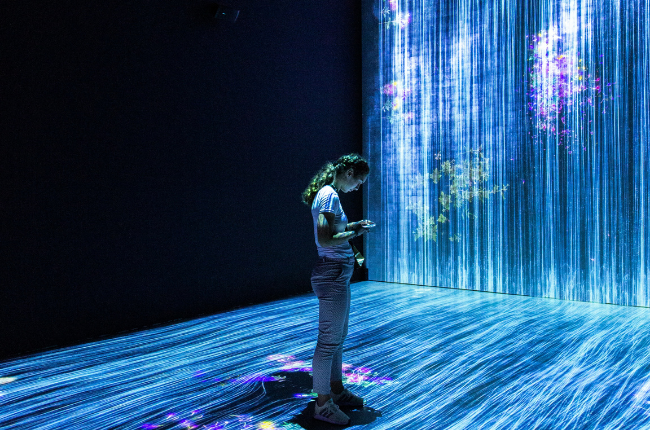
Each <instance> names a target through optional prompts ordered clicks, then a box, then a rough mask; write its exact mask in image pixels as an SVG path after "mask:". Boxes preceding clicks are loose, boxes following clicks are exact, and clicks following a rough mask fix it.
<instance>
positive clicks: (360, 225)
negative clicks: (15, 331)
mask: <svg viewBox="0 0 650 430" xmlns="http://www.w3.org/2000/svg"><path fill="white" fill-rule="evenodd" d="M351 224H352V225H351V227H352V228H351V229H350V230H352V231H354V232H355V233H356V235H357V236H361V235H362V234H366V233H368V232H369V231H370V227H374V226H375V223H374V222H372V221H370V220H367V219H364V220H361V221H357V222H353V223H351Z"/></svg>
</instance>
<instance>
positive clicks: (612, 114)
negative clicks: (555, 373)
mask: <svg viewBox="0 0 650 430" xmlns="http://www.w3.org/2000/svg"><path fill="white" fill-rule="evenodd" d="M649 14H650V0H598V1H595V0H593V1H592V0H502V1H493V0H412V1H405V0H382V1H381V2H379V3H377V4H376V8H375V17H376V21H375V23H374V24H373V25H376V31H377V33H378V46H377V48H378V49H377V51H378V56H379V62H378V70H375V71H374V72H373V77H372V78H373V79H374V82H375V85H374V87H373V94H372V95H371V97H370V99H371V100H373V102H372V103H370V105H371V106H369V107H367V108H366V114H367V118H369V124H368V127H369V130H370V132H369V133H368V134H367V138H366V143H365V148H364V151H365V153H366V155H367V156H368V158H369V160H370V162H371V163H372V167H373V169H374V170H373V173H372V174H371V176H370V178H369V180H368V195H367V201H366V204H367V208H366V209H367V216H368V218H370V219H372V220H374V221H376V222H377V223H378V227H377V229H376V230H375V231H374V232H373V233H374V234H371V235H368V236H369V237H368V238H367V242H366V252H367V254H368V255H367V256H368V263H369V264H368V265H369V274H370V279H372V280H382V281H390V282H401V283H410V284H421V285H435V286H442V287H451V288H463V289H472V290H481V291H491V292H499V293H510V294H525V295H532V296H540V297H553V298H560V299H570V300H583V301H593V302H601V303H615V304H623V305H636V306H649V305H650V299H649V297H648V296H649V294H650V292H649V291H648V282H649V277H650V249H649V248H648V247H649V244H650V237H649V233H650V232H649V229H650V223H649V222H648V212H649V210H650V205H649V201H650V187H649V184H648V182H649V181H650V162H649V157H650V154H649V153H648V149H649V146H648V143H649V134H650V84H649V83H648V80H649V79H650V42H649V41H650V16H649ZM366 96H368V94H366Z"/></svg>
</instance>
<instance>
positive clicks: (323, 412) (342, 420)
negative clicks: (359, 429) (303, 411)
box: [314, 399, 350, 426]
mask: <svg viewBox="0 0 650 430" xmlns="http://www.w3.org/2000/svg"><path fill="white" fill-rule="evenodd" d="M314 418H315V419H317V420H321V421H325V422H328V423H332V424H339V425H342V426H345V425H348V424H349V423H350V417H349V416H347V415H345V414H344V413H343V412H342V411H341V410H340V409H339V407H338V406H336V405H335V404H334V402H333V401H332V399H329V400H328V401H327V402H325V404H324V405H323V406H318V402H316V405H314Z"/></svg>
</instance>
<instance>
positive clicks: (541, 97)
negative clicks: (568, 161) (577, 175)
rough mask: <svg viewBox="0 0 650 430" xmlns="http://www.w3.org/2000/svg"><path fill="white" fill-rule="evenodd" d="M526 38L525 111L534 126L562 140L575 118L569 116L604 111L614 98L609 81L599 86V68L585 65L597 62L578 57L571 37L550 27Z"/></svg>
mask: <svg viewBox="0 0 650 430" xmlns="http://www.w3.org/2000/svg"><path fill="white" fill-rule="evenodd" d="M526 39H527V43H528V51H529V55H528V70H529V88H528V111H529V114H530V116H531V120H532V122H533V127H534V128H535V129H537V130H540V131H542V132H544V133H546V134H547V135H550V136H558V137H559V138H560V139H564V138H568V137H569V136H571V135H573V134H574V133H575V131H576V130H575V129H574V127H575V125H576V121H572V122H570V121H568V120H567V117H568V116H569V115H572V114H573V115H577V117H578V118H586V117H588V116H589V115H591V114H593V113H595V111H597V110H598V111H601V112H602V113H606V111H607V109H606V105H605V104H606V102H607V101H609V100H613V99H614V95H613V93H612V85H613V83H605V84H604V85H603V82H602V78H601V76H600V70H599V69H598V68H597V67H596V68H595V69H594V70H590V69H589V68H588V67H587V64H598V62H594V61H593V60H590V59H589V58H588V56H585V57H586V58H582V57H583V55H582V53H581V52H579V51H578V50H577V48H576V46H575V45H576V44H574V43H572V42H573V41H574V40H573V38H572V37H567V36H566V35H562V34H560V32H559V31H558V30H557V29H555V28H551V29H550V30H548V31H543V32H540V33H538V34H531V35H528V36H526ZM591 55H592V56H593V54H591ZM600 57H601V58H602V57H603V55H600ZM571 124H573V127H572V125H571Z"/></svg>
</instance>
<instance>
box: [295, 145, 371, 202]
mask: <svg viewBox="0 0 650 430" xmlns="http://www.w3.org/2000/svg"><path fill="white" fill-rule="evenodd" d="M348 169H352V171H353V172H354V177H355V178H356V177H358V176H360V175H367V174H368V173H369V172H370V166H368V162H367V161H366V160H365V159H364V158H363V157H362V156H360V155H359V154H348V155H344V156H342V157H341V158H339V159H338V160H336V162H334V163H330V162H328V163H325V165H324V166H323V167H321V168H320V170H319V171H318V173H316V175H314V177H313V178H311V181H310V182H309V185H308V186H307V188H305V191H303V192H302V201H303V203H305V204H306V205H310V206H311V204H312V203H313V201H314V198H315V197H316V194H317V193H318V190H320V189H321V188H323V187H324V186H325V185H330V184H331V183H332V182H334V177H335V176H336V175H337V174H338V173H343V172H345V171H347V170H348Z"/></svg>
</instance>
